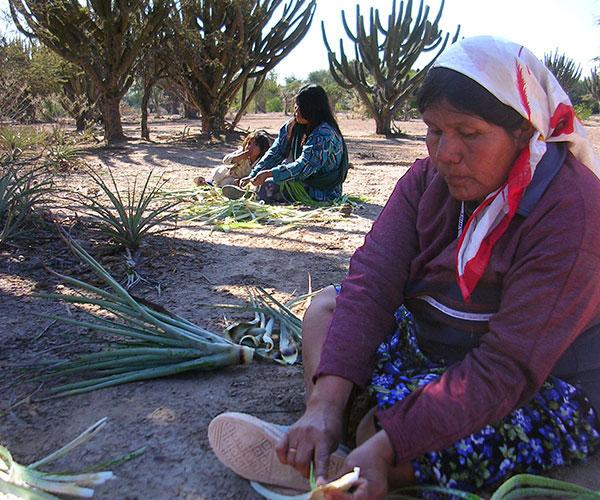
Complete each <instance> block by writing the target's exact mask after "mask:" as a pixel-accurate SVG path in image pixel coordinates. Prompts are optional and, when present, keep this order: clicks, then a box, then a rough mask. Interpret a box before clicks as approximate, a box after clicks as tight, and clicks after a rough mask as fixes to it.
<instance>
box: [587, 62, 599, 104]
mask: <svg viewBox="0 0 600 500" xmlns="http://www.w3.org/2000/svg"><path fill="white" fill-rule="evenodd" d="M584 83H585V88H586V89H587V91H588V92H589V93H590V95H591V96H592V98H593V99H594V100H595V101H596V102H597V103H599V104H600V69H599V68H593V69H592V71H591V72H590V76H589V77H587V78H586V79H585V80H584Z"/></svg>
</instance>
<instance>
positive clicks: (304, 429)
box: [277, 401, 343, 477]
mask: <svg viewBox="0 0 600 500" xmlns="http://www.w3.org/2000/svg"><path fill="white" fill-rule="evenodd" d="M342 416H343V412H336V411H334V410H333V409H332V407H331V405H329V404H328V403H327V402H325V401H324V402H322V403H318V404H313V405H309V406H308V407H307V409H306V411H305V412H304V415H302V417H301V418H300V420H298V421H297V422H296V423H295V424H294V425H292V426H291V427H290V429H289V431H288V432H287V433H286V435H285V436H284V437H283V438H282V440H281V441H280V442H279V444H278V445H277V457H278V458H279V461H280V462H281V463H284V464H287V465H291V466H292V467H294V468H295V469H297V470H298V471H300V473H301V474H302V475H303V476H304V477H308V476H309V474H310V463H311V462H312V461H313V459H314V463H315V470H314V472H315V477H319V476H323V477H324V476H325V475H326V474H327V466H328V464H329V455H330V454H331V453H332V452H333V451H335V450H336V448H337V447H338V445H339V444H340V442H341V439H342V431H343V418H342Z"/></svg>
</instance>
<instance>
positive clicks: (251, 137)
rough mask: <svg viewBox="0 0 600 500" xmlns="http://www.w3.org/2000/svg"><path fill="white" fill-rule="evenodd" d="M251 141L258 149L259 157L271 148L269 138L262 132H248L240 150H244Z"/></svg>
mask: <svg viewBox="0 0 600 500" xmlns="http://www.w3.org/2000/svg"><path fill="white" fill-rule="evenodd" d="M252 141H254V142H256V145H257V146H258V147H259V148H260V153H261V155H263V154H265V153H266V152H267V150H268V149H269V148H270V147H271V136H270V135H269V134H267V133H266V132H265V131H264V130H255V131H254V132H250V133H249V134H248V135H247V136H246V137H245V138H244V141H243V142H242V149H246V148H247V147H248V145H249V144H250V143H251V142H252Z"/></svg>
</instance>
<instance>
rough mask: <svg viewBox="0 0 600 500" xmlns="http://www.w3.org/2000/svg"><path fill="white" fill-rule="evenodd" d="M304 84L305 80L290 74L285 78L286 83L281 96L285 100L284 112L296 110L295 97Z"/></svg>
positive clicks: (288, 112) (287, 113)
mask: <svg viewBox="0 0 600 500" xmlns="http://www.w3.org/2000/svg"><path fill="white" fill-rule="evenodd" d="M302 85H304V82H303V81H302V80H298V79H297V78H296V77H293V76H288V77H287V78H286V79H285V85H284V86H283V87H282V88H281V98H282V100H283V112H284V113H285V114H286V115H289V114H290V113H292V112H293V111H294V98H295V96H296V94H297V93H298V91H299V90H300V87H302Z"/></svg>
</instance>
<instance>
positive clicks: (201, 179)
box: [194, 175, 208, 186]
mask: <svg viewBox="0 0 600 500" xmlns="http://www.w3.org/2000/svg"><path fill="white" fill-rule="evenodd" d="M194 184H196V186H206V185H207V184H208V182H207V181H206V179H205V178H204V177H202V176H201V175H199V176H198V177H194Z"/></svg>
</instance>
